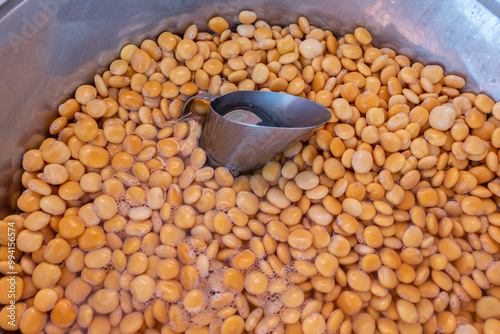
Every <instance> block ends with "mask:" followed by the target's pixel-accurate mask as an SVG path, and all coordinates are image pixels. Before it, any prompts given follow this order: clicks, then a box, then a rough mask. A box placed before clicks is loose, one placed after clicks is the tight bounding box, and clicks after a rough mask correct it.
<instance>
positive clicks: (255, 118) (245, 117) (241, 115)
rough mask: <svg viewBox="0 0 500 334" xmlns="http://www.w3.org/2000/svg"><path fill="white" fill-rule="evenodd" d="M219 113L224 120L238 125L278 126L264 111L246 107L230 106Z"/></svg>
mask: <svg viewBox="0 0 500 334" xmlns="http://www.w3.org/2000/svg"><path fill="white" fill-rule="evenodd" d="M218 113H219V114H220V115H222V116H223V117H224V118H227V119H229V120H231V121H234V122H238V123H243V124H251V125H259V126H272V127H277V126H278V125H277V124H276V122H275V121H273V120H272V119H271V117H270V116H268V115H267V114H266V113H265V112H264V111H262V110H260V109H257V108H255V107H249V106H246V105H241V104H238V105H236V106H229V107H226V108H224V109H222V110H221V111H218Z"/></svg>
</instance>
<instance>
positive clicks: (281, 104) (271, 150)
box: [184, 91, 331, 172]
mask: <svg viewBox="0 0 500 334" xmlns="http://www.w3.org/2000/svg"><path fill="white" fill-rule="evenodd" d="M198 98H201V99H206V100H210V107H209V110H208V113H207V117H206V120H205V125H204V129H203V132H202V135H201V146H202V147H203V148H204V149H205V151H206V152H207V154H208V157H209V164H210V165H212V166H230V167H233V168H236V169H238V171H240V172H247V171H251V170H253V169H256V168H259V167H262V166H263V165H264V164H265V163H266V162H268V161H269V160H271V159H272V158H273V157H274V156H275V155H276V154H278V153H280V152H282V151H283V150H284V149H285V148H286V147H287V146H288V145H290V144H291V143H293V142H294V141H296V140H298V139H300V138H301V137H303V136H305V135H306V134H308V133H310V132H311V131H312V130H313V129H315V128H316V127H318V126H320V125H322V124H324V123H326V122H328V121H329V120H330V119H331V113H330V111H329V110H328V109H326V108H325V107H323V106H321V105H320V104H318V103H315V102H312V101H310V100H307V99H305V98H301V97H298V96H293V95H288V94H283V93H273V92H261V91H238V92H232V93H228V94H224V95H222V96H219V97H217V96H215V95H211V94H200V95H196V96H193V97H191V98H190V99H189V100H188V101H186V104H185V105H184V112H186V111H189V108H190V105H191V103H192V102H193V100H194V99H198Z"/></svg>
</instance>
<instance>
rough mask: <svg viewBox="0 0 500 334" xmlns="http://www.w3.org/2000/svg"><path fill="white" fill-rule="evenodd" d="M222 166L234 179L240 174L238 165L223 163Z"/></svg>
mask: <svg viewBox="0 0 500 334" xmlns="http://www.w3.org/2000/svg"><path fill="white" fill-rule="evenodd" d="M224 168H226V170H227V171H228V172H229V174H231V176H232V177H233V179H234V180H236V178H237V177H238V176H239V175H240V171H239V169H238V167H234V166H230V165H225V166H224Z"/></svg>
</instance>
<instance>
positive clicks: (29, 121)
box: [0, 0, 500, 216]
mask: <svg viewBox="0 0 500 334" xmlns="http://www.w3.org/2000/svg"><path fill="white" fill-rule="evenodd" d="M0 3H2V0H0ZM243 9H252V10H255V11H256V13H257V15H258V17H259V18H261V19H265V20H266V21H268V22H270V23H271V24H286V23H289V22H296V21H297V19H298V17H299V16H301V15H305V16H307V18H308V19H309V21H310V23H311V24H312V25H316V26H320V27H323V28H328V29H330V30H331V31H333V32H334V33H335V34H337V35H340V34H343V33H346V32H352V31H353V30H354V29H355V27H356V26H358V25H362V26H365V27H366V28H368V29H369V30H370V32H371V33H372V35H373V36H374V44H375V45H377V46H390V47H393V48H396V49H397V50H398V51H399V52H400V53H403V54H406V55H407V56H409V57H410V58H411V59H412V60H417V61H424V60H425V62H426V63H437V64H441V65H443V66H444V67H445V69H446V71H447V72H448V73H458V74H462V75H464V76H465V77H466V78H467V86H466V87H465V90H466V91H475V92H479V91H484V92H486V93H488V94H489V95H490V96H492V97H493V98H495V99H497V100H498V99H500V85H499V84H498V82H500V78H498V74H499V73H500V62H499V61H498V59H497V57H498V54H500V43H498V36H500V19H499V15H500V14H499V13H500V2H499V1H498V0H480V1H473V0H443V1H433V0H422V1H403V0H390V1H386V0H365V1H363V0H316V1H311V2H305V1H297V0H276V1H272V2H269V1H266V0H231V1H229V0H218V1H209V0H207V1H201V0H184V1H181V0H174V1H166V0H151V1H141V2H137V1H133V0H107V1H98V0H88V1H78V2H75V1H70V0H40V1H35V0H24V1H14V0H11V1H7V2H5V3H3V4H2V5H1V6H0V61H1V63H0V76H1V78H2V80H0V100H1V101H2V128H1V131H0V142H1V143H2V145H3V146H2V157H1V158H0V216H2V213H1V211H2V209H5V208H8V207H9V205H8V204H7V203H8V202H9V199H8V196H9V195H8V193H9V191H12V190H9V188H11V185H12V184H13V181H12V178H13V176H14V174H15V172H16V171H17V170H18V168H19V160H20V158H19V156H20V154H21V152H22V151H24V150H25V149H26V148H30V147H29V146H27V145H26V139H27V138H29V137H30V136H31V135H32V134H34V133H40V134H41V133H45V132H46V131H47V128H48V124H49V122H50V121H51V119H53V118H54V117H55V116H56V114H55V108H56V106H57V104H58V103H60V102H61V101H63V100H64V99H65V98H67V97H68V96H69V95H71V94H72V93H73V91H74V90H75V88H76V87H77V86H78V85H79V84H81V83H83V82H91V80H92V77H93V73H95V72H96V71H102V70H103V69H104V67H105V66H107V65H108V64H109V63H110V61H111V60H112V59H113V58H114V57H116V56H117V55H118V52H119V48H120V47H121V46H123V45H124V44H126V43H130V42H132V43H139V42H140V41H141V40H142V39H144V38H146V37H155V36H157V35H158V34H159V33H160V32H161V31H163V30H173V31H178V32H179V31H182V30H183V29H185V28H187V27H188V26H189V25H190V24H192V23H196V24H197V25H198V26H199V27H200V29H207V25H206V22H207V20H208V19H209V18H211V17H212V16H215V15H221V16H224V17H226V18H227V19H228V21H229V22H230V23H232V24H234V19H235V18H236V15H237V13H238V12H239V11H240V10H243ZM47 110H53V112H52V113H50V112H47ZM31 148H32V147H31ZM15 182H17V181H15ZM17 184H18V182H17ZM15 188H16V187H13V189H15Z"/></svg>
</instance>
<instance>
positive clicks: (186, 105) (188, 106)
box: [182, 93, 218, 115]
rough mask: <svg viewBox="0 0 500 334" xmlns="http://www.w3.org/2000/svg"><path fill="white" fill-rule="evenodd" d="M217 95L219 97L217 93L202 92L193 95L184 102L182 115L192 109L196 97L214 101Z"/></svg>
mask: <svg viewBox="0 0 500 334" xmlns="http://www.w3.org/2000/svg"><path fill="white" fill-rule="evenodd" d="M217 97H218V96H217V95H214V94H209V93H201V94H198V95H195V96H191V97H190V98H189V99H188V100H187V101H186V103H184V107H182V115H184V114H185V113H186V112H189V110H190V109H191V105H192V104H193V101H194V100H195V99H203V100H209V101H213V100H215V99H216V98H217Z"/></svg>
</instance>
